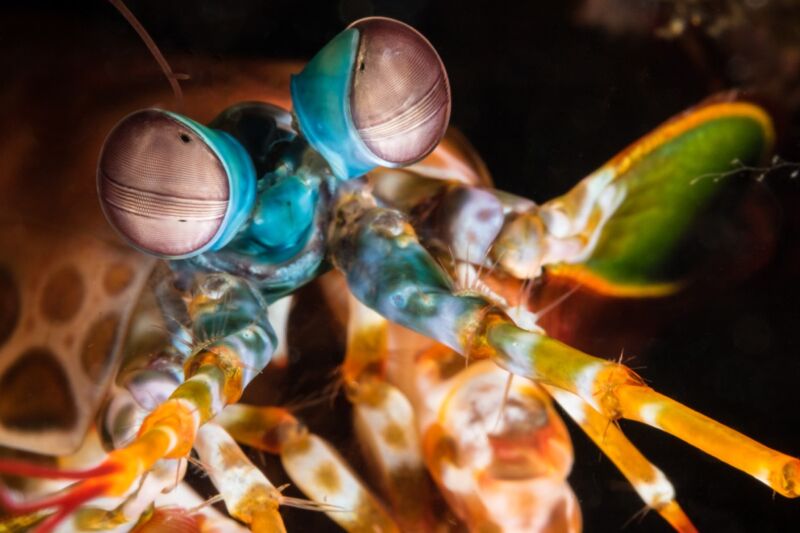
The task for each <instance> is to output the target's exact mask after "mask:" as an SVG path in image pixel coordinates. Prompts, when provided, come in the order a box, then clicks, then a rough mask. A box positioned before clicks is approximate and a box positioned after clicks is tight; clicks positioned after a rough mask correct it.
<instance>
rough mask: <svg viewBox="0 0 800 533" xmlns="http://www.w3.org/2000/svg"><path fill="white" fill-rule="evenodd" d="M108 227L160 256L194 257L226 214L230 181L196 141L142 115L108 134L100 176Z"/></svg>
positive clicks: (155, 116) (157, 116)
mask: <svg viewBox="0 0 800 533" xmlns="http://www.w3.org/2000/svg"><path fill="white" fill-rule="evenodd" d="M97 188H98V193H99V196H100V202H101V204H102V206H103V211H104V212H105V214H106V216H107V217H108V220H109V222H111V224H112V225H113V226H114V227H115V228H116V229H117V231H119V232H120V233H121V234H122V235H123V236H124V237H125V238H126V239H128V240H129V241H130V242H131V244H133V245H134V246H136V247H137V248H140V249H142V250H145V251H148V252H153V253H155V254H159V255H164V256H182V255H185V254H188V253H191V252H194V251H196V250H199V249H200V248H202V247H203V246H205V245H206V244H207V243H208V242H209V241H211V240H212V239H213V238H214V236H215V235H216V234H217V231H218V230H219V228H220V226H221V224H222V221H223V219H224V218H225V212H226V209H227V207H228V199H229V194H230V191H229V185H228V176H227V173H226V170H225V167H224V166H223V164H222V162H221V161H220V159H219V157H218V156H217V155H216V154H215V152H214V151H213V150H212V149H211V148H210V147H209V146H208V144H207V143H206V142H205V141H204V140H203V139H201V138H200V136H199V135H198V134H197V133H196V132H194V131H192V130H191V129H190V128H187V127H186V126H185V125H184V124H181V123H180V122H178V121H177V120H175V119H174V118H172V117H170V116H169V115H168V114H166V113H164V112H162V111H158V110H154V109H152V110H145V111H139V112H137V113H134V114H132V115H129V116H128V117H126V118H125V119H123V120H122V121H121V122H120V123H119V124H118V125H117V126H116V127H115V128H114V130H113V131H112V132H111V133H110V134H109V136H108V139H107V140H106V142H105V145H104V146H103V151H102V154H101V156H100V163H99V165H98V170H97Z"/></svg>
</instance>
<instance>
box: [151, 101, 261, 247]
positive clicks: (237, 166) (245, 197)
mask: <svg viewBox="0 0 800 533" xmlns="http://www.w3.org/2000/svg"><path fill="white" fill-rule="evenodd" d="M165 113H166V114H167V115H169V116H170V117H172V118H173V119H175V120H176V121H178V122H181V123H183V124H185V125H186V126H187V127H189V128H192V129H193V130H195V132H196V133H197V134H198V135H199V136H200V138H201V139H203V140H204V141H205V142H206V144H208V146H209V147H210V148H211V149H212V150H214V151H215V152H216V154H217V156H218V157H219V160H220V161H221V162H222V165H223V166H224V167H225V170H226V171H227V175H228V186H229V200H228V209H227V211H226V213H225V218H224V219H223V221H222V224H221V225H220V227H219V230H218V231H217V234H216V236H215V237H214V238H213V239H212V240H211V241H210V242H209V243H208V245H206V246H205V247H204V248H202V249H200V250H197V251H195V252H194V253H193V254H191V255H196V254H200V253H203V252H205V251H207V250H210V251H216V250H219V249H220V248H222V247H224V246H225V245H227V244H228V243H229V242H231V240H232V239H233V237H234V236H235V235H236V233H237V232H238V231H239V229H240V228H241V227H242V225H243V224H244V223H245V222H246V221H247V219H248V217H249V216H250V213H251V212H252V210H253V205H254V203H255V197H256V174H255V172H256V171H255V167H254V165H253V161H252V159H251V157H250V155H249V154H248V153H247V151H246V150H245V149H244V147H243V146H242V145H241V144H240V143H239V141H237V140H236V139H235V138H234V137H233V136H231V135H230V134H228V133H226V132H224V131H221V130H215V129H212V128H209V127H207V126H204V125H202V124H200V123H198V122H195V121H194V120H192V119H190V118H188V117H185V116H183V115H179V114H177V113H172V112H170V111H165Z"/></svg>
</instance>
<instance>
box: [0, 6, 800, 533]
mask: <svg viewBox="0 0 800 533" xmlns="http://www.w3.org/2000/svg"><path fill="white" fill-rule="evenodd" d="M126 3H127V5H128V7H129V8H130V9H131V11H133V13H134V14H135V15H136V16H137V17H138V18H139V20H140V21H141V22H142V24H143V25H144V27H146V28H147V30H148V31H149V32H150V33H151V35H152V36H153V38H154V40H155V41H156V42H157V43H158V45H159V47H160V48H161V50H162V51H163V53H164V54H165V56H166V57H167V59H168V60H169V61H170V63H171V64H172V67H173V69H174V70H175V71H176V72H180V73H185V74H186V75H188V78H189V79H187V80H185V81H183V82H182V85H183V87H184V90H185V91H187V95H188V96H187V106H188V108H189V111H191V114H192V115H193V116H194V117H195V118H199V119H200V120H208V119H210V118H211V117H213V116H214V115H215V114H216V113H217V112H219V111H220V110H221V109H222V105H227V103H229V100H230V98H232V97H234V96H236V97H237V98H238V95H239V94H240V93H241V94H242V98H245V97H246V98H254V97H260V98H262V99H263V98H268V97H269V96H270V95H274V94H279V93H280V94H285V86H286V83H287V82H288V74H289V73H290V72H292V71H293V70H296V65H299V64H300V63H299V62H302V61H304V60H307V59H308V58H310V57H311V56H312V55H313V54H314V53H315V52H316V51H317V50H318V49H319V48H321V47H322V46H323V45H324V44H325V43H326V42H327V41H328V40H329V39H330V38H332V37H333V36H334V35H336V34H337V33H338V32H339V31H341V30H342V29H343V28H344V27H345V26H346V25H347V24H349V23H350V22H352V21H353V20H355V19H357V18H360V17H363V16H369V15H382V16H391V17H395V18H399V19H401V20H403V21H405V22H408V23H409V24H411V25H413V26H415V27H416V28H417V29H419V30H420V31H421V32H422V33H423V34H424V35H426V36H427V37H428V39H429V40H430V41H431V42H432V43H433V45H434V46H435V47H436V48H437V50H438V51H439V53H440V55H441V56H442V59H443V61H444V63H445V65H446V67H447V69H448V72H449V76H450V82H451V86H452V94H453V113H452V120H451V122H452V125H453V126H455V127H456V128H458V129H459V130H461V131H462V132H463V133H464V134H465V135H466V136H467V138H468V139H470V141H471V142H472V143H473V145H474V146H475V148H476V150H477V151H478V153H480V155H481V156H482V157H483V159H484V160H485V162H486V164H487V165H488V168H489V170H490V171H491V173H492V174H493V176H494V178H495V181H496V184H497V186H498V187H499V188H501V189H505V190H508V191H510V192H514V193H516V194H520V195H523V196H527V197H529V198H532V199H534V200H536V201H540V202H541V201H544V200H547V199H549V198H551V197H553V196H555V195H558V194H561V193H563V192H565V191H566V190H568V189H569V188H570V187H571V186H572V185H574V184H575V183H576V182H577V181H578V180H579V179H580V178H581V177H583V176H585V175H586V174H588V173H589V172H591V171H592V170H593V169H594V168H596V167H598V166H599V165H601V164H602V163H603V162H604V161H605V160H607V159H608V158H610V157H611V156H612V155H614V154H615V153H616V152H617V151H619V150H621V149H622V148H624V147H625V146H626V145H627V144H629V143H631V142H633V141H634V140H635V139H637V138H638V137H639V136H641V135H642V134H644V133H646V132H648V131H649V130H651V129H653V128H654V127H655V126H657V125H658V124H659V123H660V122H662V121H663V120H665V119H667V118H669V117H670V116H672V115H673V114H675V113H677V112H680V111H682V110H683V109H685V108H688V107H690V106H692V105H694V104H696V103H697V102H700V101H701V100H703V99H704V98H706V97H708V96H710V95H712V94H714V93H716V92H718V91H721V90H726V89H731V88H741V89H745V90H748V91H751V92H752V95H753V97H754V98H756V99H757V100H759V101H760V102H763V103H764V104H765V105H766V106H767V107H768V108H769V109H771V110H772V111H773V113H774V115H775V118H776V122H777V124H778V127H779V138H780V144H779V146H778V154H779V156H780V157H781V160H780V161H776V163H777V165H767V166H765V168H764V169H761V170H759V171H756V172H752V173H743V174H741V175H736V176H732V177H730V178H729V179H731V180H735V187H732V189H733V190H735V193H731V194H730V195H729V196H730V197H729V198H723V199H722V200H721V201H720V202H721V203H720V206H718V209H717V210H716V211H715V213H714V214H712V215H709V216H708V217H706V218H704V219H703V220H702V221H701V222H700V223H699V224H698V227H697V228H696V231H695V232H694V233H693V236H692V238H691V239H689V242H687V245H686V249H685V253H684V254H683V256H682V257H677V258H676V263H679V264H682V265H689V266H691V267H692V268H691V270H692V278H693V279H694V280H695V283H694V284H693V285H692V286H691V288H690V289H689V290H688V291H687V294H684V295H681V296H680V297H676V298H670V299H667V300H662V301H645V302H626V301H621V302H620V301H617V302H614V301H599V300H598V299H597V298H594V297H592V296H591V295H586V294H583V295H581V294H578V295H577V296H576V297H574V298H570V299H569V300H568V301H566V302H565V303H564V304H563V305H562V306H560V307H559V308H557V310H556V311H554V312H553V313H551V314H550V315H549V317H548V323H547V326H548V329H549V330H550V331H552V332H554V334H557V335H558V336H559V337H561V338H563V339H565V340H568V341H569V342H571V343H573V344H575V345H577V346H579V347H581V348H583V349H586V350H589V351H591V352H592V353H595V354H597V355H603V356H606V357H613V358H616V357H617V356H618V355H619V354H620V353H621V352H622V351H623V350H624V353H625V361H626V363H628V364H629V365H630V366H632V367H634V368H636V369H637V370H638V371H639V372H640V373H641V374H642V375H643V376H644V377H645V378H646V379H647V380H648V381H649V382H650V384H651V385H653V386H654V387H655V388H657V389H658V390H659V391H661V392H664V393H666V394H668V395H669V396H672V397H674V398H676V399H678V400H680V401H681V402H683V403H686V404H688V405H690V406H692V407H693V408H696V409H697V410H700V411H702V412H703V413H705V414H707V415H709V416H711V417H713V418H715V419H718V420H720V421H722V422H724V423H727V424H729V425H731V426H732V427H734V428H736V429H738V430H740V431H743V432H744V433H746V434H747V435H750V436H752V437H754V438H756V439H757V440H759V441H761V442H764V443H765V444H767V445H769V446H771V447H774V448H777V449H779V450H781V451H784V452H787V453H793V454H795V455H796V454H798V453H800V431H798V425H800V414H799V413H798V410H797V391H798V382H799V381H800V357H798V356H800V336H798V334H797V331H798V328H800V290H798V282H797V276H798V273H800V179H795V178H793V177H792V173H793V172H794V171H795V170H796V169H797V168H798V166H797V165H796V164H794V163H792V162H797V161H800V111H799V110H800V3H798V2H796V1H792V0H782V1H781V0H748V1H734V0H730V1H725V0H716V1H714V0H708V1H699V0H698V1H691V0H684V1H667V0H659V1H656V0H650V1H647V0H580V1H578V0H574V1H569V2H557V1H551V2H532V1H529V2H496V1H495V2H466V1H457V0H445V1H434V0H404V1H397V2H390V1H386V0H383V1H381V0H330V1H325V2H318V3H313V2H305V1H301V0H284V1H267V0H237V1H235V2H223V1H211V0H202V1H195V2H186V1H179V0H129V1H128V2H126ZM0 9H1V10H0V68H1V69H2V70H0V72H2V73H3V75H2V80H3V81H2V84H1V86H0V126H2V129H0V131H2V137H0V139H2V141H0V154H1V155H2V158H0V170H2V172H3V174H2V176H0V179H2V180H4V181H5V183H4V184H3V189H2V190H4V191H9V192H8V193H7V194H6V195H5V197H4V198H2V199H0V206H2V207H3V208H4V209H5V210H6V211H8V210H19V211H25V212H26V213H28V214H34V215H36V214H37V213H38V216H45V217H55V218H56V219H57V217H58V216H59V213H62V212H63V213H64V214H63V216H64V217H65V219H66V220H70V221H72V220H75V221H79V222H80V226H76V227H82V228H90V231H96V232H98V233H101V234H108V230H107V228H105V227H104V226H103V224H102V219H100V218H99V212H98V210H97V206H96V203H95V202H94V199H93V196H92V191H93V190H94V170H93V168H94V166H93V159H94V158H96V154H97V150H98V149H99V143H100V142H101V141H102V138H103V136H104V135H105V133H106V132H107V131H108V130H109V128H110V126H111V124H113V122H115V121H116V120H118V119H119V118H121V117H122V116H123V115H124V114H125V113H127V112H128V111H131V110H133V109H135V108H137V107H143V106H147V105H157V104H158V105H164V106H167V107H169V106H174V101H173V100H172V97H171V95H170V93H169V88H168V85H167V82H166V80H164V79H163V76H162V74H161V73H160V71H159V69H158V67H157V65H156V63H155V62H154V61H153V60H152V58H151V57H150V56H149V54H148V52H147V50H146V48H145V47H144V45H143V44H142V43H141V41H140V40H139V38H138V37H137V36H136V34H135V32H134V31H133V30H132V29H131V27H130V26H129V25H128V24H127V23H126V22H125V20H124V19H123V18H122V17H121V16H120V15H119V13H118V12H117V11H116V10H115V9H114V8H113V7H112V6H111V5H110V4H109V3H107V2H104V1H101V0H96V1H85V2H80V3H77V2H69V3H66V2H59V1H51V2H39V1H22V0H18V1H14V0H12V1H6V2H4V3H3V6H2V8H0ZM276 60H281V61H282V60H297V61H298V63H286V62H279V63H275V61H276ZM259 88H261V89H263V93H259V92H258V91H259V90H260V89H259ZM281 91H283V93H281ZM240 99H241V98H240ZM31 132H33V133H31ZM26 139H27V140H26ZM773 166H774V167H775V168H771V167H773ZM54 191H62V192H63V191H66V192H63V194H62V193H58V194H56V192H54ZM65 198H69V199H70V200H69V202H68V203H69V205H70V208H69V210H67V209H66V208H63V209H62V207H63V205H64V199H65ZM54 206H57V207H58V209H56V210H54V209H53V207H54ZM67 211H69V212H67ZM54 220H55V219H54ZM55 221H57V220H55ZM70 223H71V222H70ZM76 224H78V222H76ZM560 290H561V289H560V288H558V287H548V286H547V284H546V283H545V284H543V286H542V287H540V288H539V289H538V293H537V294H538V297H539V298H541V299H542V300H543V301H544V300H547V299H548V297H552V294H556V293H558V291H560ZM313 291H314V289H313V287H312V288H310V289H308V290H306V291H305V294H306V296H307V299H309V300H311V301H313V300H314V298H315V297H317V296H315V294H314V292H313ZM548 292H549V293H551V294H550V296H548ZM307 307H308V308H309V309H310V310H304V309H303V306H302V305H301V306H300V307H299V308H298V309H297V310H296V314H300V313H303V312H307V313H309V314H308V316H307V319H304V320H300V321H298V322H299V323H300V324H301V325H300V326H297V327H296V328H295V329H293V331H292V338H293V339H296V340H297V343H298V344H297V347H296V348H293V354H295V356H296V357H295V359H296V360H293V364H297V365H302V368H303V370H302V371H297V372H299V373H298V374H291V375H290V377H293V378H297V379H294V380H291V379H290V380H288V383H289V385H288V386H287V387H288V388H286V389H285V390H283V391H279V392H275V391H273V392H272V393H270V394H272V396H271V397H270V400H269V401H277V402H291V401H292V400H293V399H294V398H297V397H300V396H302V395H303V394H308V392H307V391H309V390H315V388H317V390H318V388H319V387H320V386H324V385H325V380H326V379H329V376H330V371H331V368H333V366H335V364H336V362H337V361H338V358H339V357H340V353H337V349H339V350H340V349H341V343H342V335H341V332H337V331H334V330H333V329H331V328H328V329H320V328H325V326H324V325H322V324H319V323H317V322H315V321H314V320H312V318H313V317H312V314H313V313H312V311H313V310H315V309H316V308H315V307H314V305H313V304H310V305H309V306H307ZM319 331H322V332H324V333H325V334H326V335H328V337H325V335H320V334H319V333H317V332H319ZM309 333H312V335H310V337H315V338H320V337H322V338H324V339H325V341H324V342H318V343H317V344H319V345H318V346H305V347H304V346H302V345H301V340H302V339H307V338H308V337H309ZM301 354H302V355H301ZM298 376H299V378H298ZM265 397H269V394H267V393H265ZM331 410H333V412H334V413H335V415H336V416H331ZM300 415H301V416H302V417H303V418H304V419H305V420H308V421H309V423H310V424H311V425H312V427H314V428H315V429H318V430H319V431H320V432H322V433H325V434H330V435H332V437H331V438H333V439H334V441H335V442H336V443H337V445H338V446H339V447H340V449H342V451H343V453H344V454H345V455H346V456H347V457H348V458H350V459H351V460H353V461H354V462H356V463H358V461H359V458H358V456H359V451H358V445H357V443H354V442H353V441H352V439H351V438H350V433H349V430H348V429H347V428H348V426H349V419H348V413H347V406H346V402H343V401H339V400H334V401H332V402H321V403H320V402H317V403H316V404H314V405H313V407H308V408H306V409H305V410H303V411H301V412H300ZM318 419H319V420H318ZM315 424H318V425H319V427H316V426H315ZM622 427H623V429H624V430H625V431H626V433H627V434H628V435H629V436H630V437H631V440H633V441H634V443H636V444H638V445H639V446H640V448H641V449H642V451H643V452H644V453H645V455H647V456H648V457H649V458H651V459H652V461H653V462H654V463H656V464H657V465H658V466H660V467H661V468H662V470H664V472H665V473H666V474H667V475H668V476H669V477H670V479H671V480H672V481H673V483H674V485H675V487H676V490H677V493H678V499H679V502H680V503H681V504H682V505H683V506H684V509H685V510H686V511H687V513H688V514H689V516H690V517H691V518H692V519H693V520H694V521H695V523H696V524H697V526H698V527H699V529H700V530H701V531H731V532H745V531H796V530H797V528H798V524H800V502H795V501H789V500H785V499H783V498H782V497H780V496H773V495H772V493H771V491H770V490H769V489H768V488H766V487H764V486H763V485H761V484H760V483H759V482H757V481H755V480H753V479H750V478H748V477H747V476H745V475H743V474H741V473H739V472H737V471H734V470H732V469H730V468H728V467H727V466H725V465H723V464H721V463H719V462H718V461H716V460H714V459H711V458H709V457H707V456H705V455H703V454H702V453H700V452H697V451H695V450H694V449H692V448H690V447H689V446H687V445H684V444H682V443H681V442H680V441H678V440H677V439H675V438H673V437H670V436H668V435H664V434H660V433H658V432H657V431H655V430H651V429H647V428H643V427H640V426H637V425H636V424H628V423H624V422H623V423H622ZM337 428H338V429H337ZM571 429H572V430H573V431H572V435H573V438H574V443H575V455H576V460H575V467H574V471H573V474H572V476H571V478H570V482H571V483H572V485H573V487H574V489H575V492H576V493H577V495H578V498H579V499H580V502H581V507H582V510H583V514H584V522H585V530H586V531H588V532H605V531H621V530H624V531H631V532H633V531H668V528H667V527H666V525H665V524H664V523H663V522H662V521H661V519H660V518H658V516H657V515H655V514H654V513H650V514H647V515H640V514H639V510H640V509H641V507H642V504H641V502H640V501H639V500H638V498H637V496H636V495H635V493H634V492H633V490H632V489H631V487H630V486H628V485H627V484H626V482H625V481H624V479H623V478H622V477H621V475H620V474H619V473H618V472H617V471H616V470H615V469H614V467H613V465H611V464H610V462H609V461H608V460H607V459H605V458H604V457H602V455H601V454H600V453H599V452H598V451H597V450H596V448H594V447H593V445H592V444H591V443H590V442H589V441H588V440H587V439H586V438H585V437H584V436H583V435H582V434H581V432H580V430H579V429H578V428H577V427H576V426H574V425H571ZM270 468H275V466H274V465H273V466H272V467H270ZM278 475H279V474H278ZM288 522H289V523H287V525H288V526H289V528H290V531H321V530H326V529H331V530H335V526H332V525H331V523H330V522H329V521H327V519H325V518H324V517H323V516H321V515H312V514H310V513H307V512H294V511H290V512H289V514H288Z"/></svg>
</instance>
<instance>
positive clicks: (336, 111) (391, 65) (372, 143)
mask: <svg viewBox="0 0 800 533" xmlns="http://www.w3.org/2000/svg"><path fill="white" fill-rule="evenodd" d="M291 90H292V104H293V106H294V112H295V115H296V116H297V121H298V124H299V127H300V131H301V133H302V134H303V136H304V137H306V139H307V140H308V142H309V143H310V144H311V146H313V147H314V149H315V150H317V151H318V152H319V153H320V154H322V156H323V157H324V158H325V159H326V160H327V161H328V164H329V165H330V166H331V168H332V169H333V172H334V174H336V175H337V176H338V177H340V178H342V179H348V178H353V177H356V176H360V175H362V174H364V173H366V172H368V171H369V170H371V169H373V168H375V167H377V166H385V167H399V166H405V165H410V164H412V163H414V162H416V161H418V160H420V159H422V158H423V157H425V156H426V155H427V154H428V153H430V151H431V150H433V149H434V148H435V147H436V145H437V144H438V142H439V140H440V139H441V138H442V136H443V135H444V133H445V130H446V129H447V124H448V121H449V120H450V86H449V83H448V81H447V72H446V71H445V68H444V65H443V64H442V61H441V59H440V58H439V55H438V54H437V53H436V50H434V48H433V46H431V44H430V43H429V42H428V41H427V39H425V37H423V36H422V35H420V34H419V32H417V31H416V30H414V29H413V28H411V27H410V26H407V25H406V24H403V23H402V22H399V21H397V20H392V19H387V18H381V17H372V18H366V19H362V20H359V21H356V22H354V23H353V24H351V25H350V27H348V28H347V29H346V30H345V31H343V32H342V33H340V34H339V35H337V36H336V37H334V39H333V40H332V41H330V42H329V43H328V44H327V45H326V46H325V48H323V49H322V50H321V51H320V52H319V53H318V54H317V55H316V56H314V58H313V59H312V60H311V61H310V62H309V63H308V65H306V67H305V68H304V69H303V71H302V72H301V73H300V74H298V75H296V76H293V77H292V82H291Z"/></svg>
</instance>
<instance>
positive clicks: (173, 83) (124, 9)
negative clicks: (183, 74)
mask: <svg viewBox="0 0 800 533" xmlns="http://www.w3.org/2000/svg"><path fill="white" fill-rule="evenodd" d="M108 1H109V2H110V3H111V5H113V6H114V7H115V8H117V11H119V12H120V13H121V14H122V16H123V17H125V20H127V21H128V24H130V25H131V26H132V27H133V29H134V30H136V33H138V34H139V37H140V38H141V39H142V41H144V44H145V46H147V49H148V50H150V53H151V54H152V55H153V58H154V59H155V60H156V62H157V63H158V66H160V67H161V70H162V71H163V72H164V76H166V77H167V81H169V85H170V87H172V93H173V94H174V95H175V101H176V104H177V107H178V111H182V109H183V91H182V90H181V85H180V83H178V76H176V75H175V73H174V72H172V67H170V66H169V63H167V60H166V59H165V58H164V56H163V55H162V54H161V50H159V49H158V46H157V45H156V43H155V41H153V38H152V37H150V34H149V33H147V30H146V29H144V26H142V24H141V23H140V22H139V20H138V19H137V18H136V16H135V15H134V14H133V13H131V10H130V9H128V6H126V5H125V3H124V2H123V1H122V0H108Z"/></svg>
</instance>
